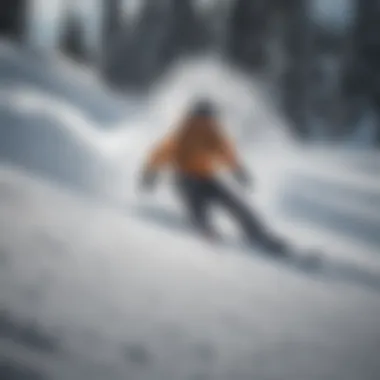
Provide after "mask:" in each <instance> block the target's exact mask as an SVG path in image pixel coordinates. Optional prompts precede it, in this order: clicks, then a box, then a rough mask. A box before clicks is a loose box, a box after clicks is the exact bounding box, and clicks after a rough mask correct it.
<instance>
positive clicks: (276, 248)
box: [212, 180, 287, 253]
mask: <svg viewBox="0 0 380 380" xmlns="http://www.w3.org/2000/svg"><path fill="white" fill-rule="evenodd" d="M212 189H213V190H212V194H213V198H214V199H215V200H216V201H218V202H219V204H221V205H222V206H223V207H224V208H225V209H226V210H227V211H228V212H229V213H230V214H231V215H232V216H233V217H234V218H235V219H236V220H237V221H238V223H239V224H240V226H241V228H242V230H243V233H244V235H245V237H246V238H247V240H248V241H249V243H253V244H259V245H261V246H262V247H264V248H266V249H268V250H269V251H271V252H278V253H285V251H286V250H287V247H286V244H285V242H284V241H283V240H282V239H279V238H278V237H277V236H275V235H274V234H273V233H272V232H271V231H269V230H268V228H267V227H266V226H265V225H264V223H263V222H262V221H261V220H259V218H258V217H257V216H256V215H255V214H254V212H253V211H252V210H251V209H250V207H249V206H248V205H246V204H245V203H244V202H243V201H242V200H241V199H239V198H238V197H237V196H236V195H235V194H233V193H232V192H231V191H230V190H229V189H228V188H226V187H225V186H224V185H223V184H222V183H220V182H218V181H216V180H215V181H213V183H212Z"/></svg>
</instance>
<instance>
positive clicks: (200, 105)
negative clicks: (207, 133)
mask: <svg viewBox="0 0 380 380" xmlns="http://www.w3.org/2000/svg"><path fill="white" fill-rule="evenodd" d="M190 114H191V116H195V117H198V116H200V117H214V116H215V115H216V107H215V106H214V104H213V103H212V102H211V101H210V100H208V99H200V100H197V101H196V102H195V103H194V105H193V106H192V108H191V110H190Z"/></svg>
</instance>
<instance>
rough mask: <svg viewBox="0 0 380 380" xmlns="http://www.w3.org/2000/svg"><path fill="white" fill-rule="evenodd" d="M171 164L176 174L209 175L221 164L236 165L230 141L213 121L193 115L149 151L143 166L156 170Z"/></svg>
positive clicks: (234, 167) (148, 169)
mask: <svg viewBox="0 0 380 380" xmlns="http://www.w3.org/2000/svg"><path fill="white" fill-rule="evenodd" d="M164 166H171V167H172V168H173V169H174V170H176V171H177V172H179V173H184V174H189V175H193V176H197V177H202V178H210V177H212V176H213V175H214V174H215V173H216V171H217V170H218V169H219V168H220V167H221V166H226V167H228V168H230V169H231V170H235V169H236V168H237V167H238V160H237V157H236V153H235V149H234V147H233V144H232V142H231V141H230V140H229V139H228V138H227V137H226V136H225V135H224V134H223V132H222V130H221V128H219V126H218V125H217V123H216V121H215V120H212V119H209V118H202V117H194V118H190V119H188V120H185V122H184V123H182V125H181V126H180V127H179V128H178V130H176V131H175V132H174V133H172V134H171V135H170V136H169V137H167V138H165V139H164V140H163V141H161V142H160V143H159V144H158V145H157V146H156V147H155V149H153V151H152V152H151V154H150V156H149V158H148V161H147V164H146V167H145V169H146V170H147V171H157V170H159V169H161V168H163V167H164Z"/></svg>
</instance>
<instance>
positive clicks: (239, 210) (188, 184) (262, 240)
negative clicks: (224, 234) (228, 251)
mask: <svg viewBox="0 0 380 380" xmlns="http://www.w3.org/2000/svg"><path fill="white" fill-rule="evenodd" d="M176 182H177V188H178V191H179V194H180V197H181V199H182V201H183V203H184V205H185V208H186V210H187V212H188V214H189V218H190V220H191V222H192V224H193V225H194V227H195V228H196V229H198V230H199V231H200V232H201V233H204V234H206V235H213V234H214V230H213V228H212V226H211V225H210V218H209V211H210V206H212V205H220V206H222V207H223V208H224V209H225V210H226V211H228V212H229V214H231V216H232V217H233V218H234V219H235V220H236V221H237V222H238V224H239V225H240V228H241V230H242V232H243V234H244V236H245V238H246V240H247V241H248V242H249V243H250V244H259V245H260V246H262V247H263V248H266V249H268V250H270V251H282V250H283V249H284V247H283V242H282V241H281V240H280V239H278V238H277V237H275V236H274V235H273V234H272V233H271V232H269V231H268V230H267V228H266V227H265V226H264V224H263V222H262V221H260V220H259V218H258V217H257V216H256V215H255V214H254V212H253V211H252V210H251V209H250V207H249V206H248V205H246V204H245V203H244V202H243V201H242V200H241V199H239V198H238V197H237V196H236V195H235V194H233V193H232V192H231V191H230V190H229V189H228V188H227V187H226V186H224V185H223V184H222V183H221V182H220V181H218V180H217V179H214V178H210V179H199V178H195V177H190V176H185V175H178V176H177V178H176Z"/></svg>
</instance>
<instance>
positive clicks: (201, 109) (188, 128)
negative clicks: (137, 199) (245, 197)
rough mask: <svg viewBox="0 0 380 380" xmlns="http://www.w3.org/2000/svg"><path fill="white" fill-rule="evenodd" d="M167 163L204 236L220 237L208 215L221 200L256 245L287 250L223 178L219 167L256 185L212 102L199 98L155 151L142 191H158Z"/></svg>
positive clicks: (242, 182)
mask: <svg viewBox="0 0 380 380" xmlns="http://www.w3.org/2000/svg"><path fill="white" fill-rule="evenodd" d="M166 166H170V167H171V168H172V169H173V171H174V173H175V183H176V187H177V190H178V192H179V195H180V199H181V200H182V202H183V203H184V205H185V207H186V209H187V211H188V214H189V217H190V220H191V222H192V224H193V226H194V227H195V228H196V229H197V230H198V231H199V232H200V233H201V234H202V235H203V236H205V237H207V238H210V239H217V237H218V235H217V233H216V232H215V230H214V229H213V227H212V226H211V224H210V219H209V215H208V214H209V210H210V206H212V205H213V204H219V205H220V206H222V207H223V208H225V209H226V210H227V211H229V212H230V214H232V216H233V217H234V218H235V219H236V220H237V222H238V223H239V225H240V226H241V229H242V230H243V232H244V235H245V237H246V239H247V241H248V242H249V243H250V244H253V245H259V246H260V247H261V248H264V249H265V250H267V251H270V253H273V254H278V255H281V254H282V255H285V254H286V253H287V247H286V245H285V243H284V242H283V241H282V240H280V239H278V238H276V237H275V236H274V235H273V234H272V233H270V232H269V231H268V230H267V228H266V227H265V226H264V225H263V223H262V222H261V221H259V219H258V218H257V217H256V215H255V213H254V212H253V211H252V210H251V209H250V207H249V206H248V205H247V204H245V203H244V202H243V201H242V200H241V199H239V198H238V197H237V196H236V195H235V194H233V193H232V192H231V191H230V190H229V189H228V188H227V187H226V186H225V185H224V184H223V183H221V181H219V180H218V178H217V172H218V169H219V168H220V167H222V166H224V167H226V168H227V169H229V170H230V172H231V173H232V175H233V177H234V178H235V180H236V181H237V182H238V183H239V184H240V185H242V186H244V187H247V186H249V185H250V184H251V180H250V176H249V175H248V173H247V171H246V169H245V168H244V167H243V165H242V163H241V162H240V160H239V158H238V155H237V152H236V149H235V147H234V144H233V143H232V141H230V139H229V138H227V136H226V135H225V134H224V132H223V130H222V128H221V126H220V125H219V123H218V121H217V112H216V109H215V107H214V105H213V104H212V103H211V102H210V101H208V100H201V101H198V102H196V104H195V105H194V106H193V107H192V109H191V110H190V113H189V115H187V117H186V118H185V120H184V121H183V122H182V123H181V125H179V127H178V128H177V129H176V130H175V131H174V132H173V133H172V134H170V135H169V136H168V137H166V138H164V139H163V140H162V141H161V142H160V143H159V144H158V145H157V146H156V147H155V148H154V149H153V151H152V152H151V153H150V155H149V157H148V159H147V162H146V163H145V166H144V167H143V170H142V176H141V179H140V185H141V189H142V190H146V191H148V190H152V189H153V188H154V186H155V184H156V180H157V174H158V172H159V171H160V170H161V169H163V168H164V167H166Z"/></svg>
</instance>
